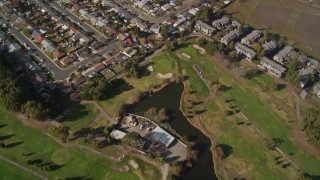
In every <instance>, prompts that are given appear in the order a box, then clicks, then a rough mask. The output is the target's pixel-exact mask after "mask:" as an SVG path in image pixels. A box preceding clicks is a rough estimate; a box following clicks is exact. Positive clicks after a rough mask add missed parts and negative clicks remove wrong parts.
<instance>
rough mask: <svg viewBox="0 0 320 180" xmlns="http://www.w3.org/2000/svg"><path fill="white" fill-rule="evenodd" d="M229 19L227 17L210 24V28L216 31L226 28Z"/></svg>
mask: <svg viewBox="0 0 320 180" xmlns="http://www.w3.org/2000/svg"><path fill="white" fill-rule="evenodd" d="M229 22H230V19H229V18H228V17H223V18H221V19H218V20H215V21H213V22H212V26H213V27H215V28H217V29H222V28H225V27H227V26H228V24H229Z"/></svg>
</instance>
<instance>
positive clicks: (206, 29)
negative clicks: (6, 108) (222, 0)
mask: <svg viewBox="0 0 320 180" xmlns="http://www.w3.org/2000/svg"><path fill="white" fill-rule="evenodd" d="M195 28H196V29H197V30H198V31H200V32H202V33H203V34H206V35H208V36H211V35H212V34H213V33H214V32H215V31H216V28H214V27H212V26H210V25H208V24H206V23H204V22H203V21H201V20H197V21H196V25H195Z"/></svg>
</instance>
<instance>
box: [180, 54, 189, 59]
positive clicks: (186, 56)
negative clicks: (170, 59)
mask: <svg viewBox="0 0 320 180" xmlns="http://www.w3.org/2000/svg"><path fill="white" fill-rule="evenodd" d="M181 55H182V56H183V57H185V58H187V59H190V58H191V57H190V56H189V55H188V54H186V53H181Z"/></svg>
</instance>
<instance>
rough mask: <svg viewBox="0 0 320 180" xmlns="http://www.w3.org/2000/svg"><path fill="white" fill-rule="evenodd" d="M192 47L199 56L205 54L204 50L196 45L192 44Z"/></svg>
mask: <svg viewBox="0 0 320 180" xmlns="http://www.w3.org/2000/svg"><path fill="white" fill-rule="evenodd" d="M192 47H194V48H195V49H197V50H199V52H200V54H204V53H206V50H205V49H203V48H202V47H200V46H198V45H197V44H193V45H192Z"/></svg>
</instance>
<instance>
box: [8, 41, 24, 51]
mask: <svg viewBox="0 0 320 180" xmlns="http://www.w3.org/2000/svg"><path fill="white" fill-rule="evenodd" d="M8 42H9V41H8ZM6 45H7V47H8V51H9V53H15V52H17V51H19V50H20V49H21V46H20V45H19V44H17V43H11V42H9V43H7V44H6Z"/></svg>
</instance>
